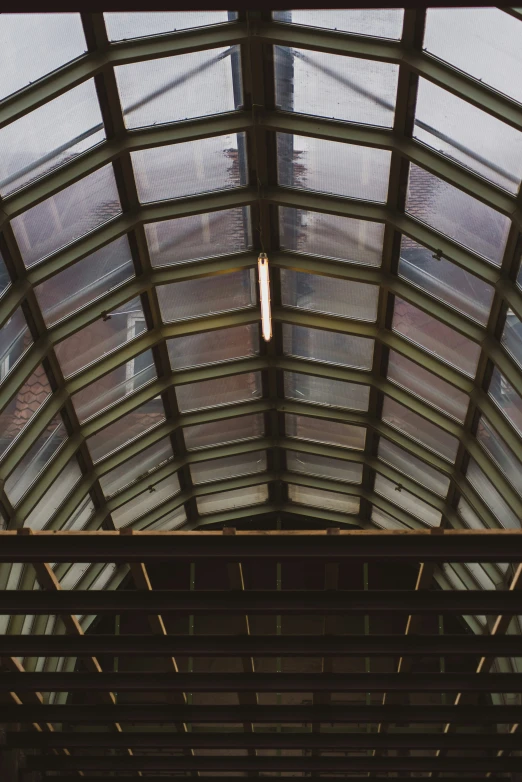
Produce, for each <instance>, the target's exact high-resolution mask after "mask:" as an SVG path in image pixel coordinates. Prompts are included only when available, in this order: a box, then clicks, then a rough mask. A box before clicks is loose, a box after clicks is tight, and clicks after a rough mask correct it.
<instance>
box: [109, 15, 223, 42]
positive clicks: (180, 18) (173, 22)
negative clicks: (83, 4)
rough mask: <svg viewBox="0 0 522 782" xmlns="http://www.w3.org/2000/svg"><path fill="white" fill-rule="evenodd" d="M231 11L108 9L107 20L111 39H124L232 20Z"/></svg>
mask: <svg viewBox="0 0 522 782" xmlns="http://www.w3.org/2000/svg"><path fill="white" fill-rule="evenodd" d="M229 15H230V11H229V12H227V11H165V12H163V11H162V12H158V11H152V12H151V11H137V12H134V13H131V12H126V13H119V12H108V13H107V12H106V13H104V17H105V24H106V25H107V32H108V35H109V40H111V41H124V40H125V39H126V38H143V37H145V36H147V35H161V34H162V33H171V32H175V31H176V30H188V29H190V28H191V27H206V26H207V25H211V24H219V23H220V22H227V21H228V20H229Z"/></svg>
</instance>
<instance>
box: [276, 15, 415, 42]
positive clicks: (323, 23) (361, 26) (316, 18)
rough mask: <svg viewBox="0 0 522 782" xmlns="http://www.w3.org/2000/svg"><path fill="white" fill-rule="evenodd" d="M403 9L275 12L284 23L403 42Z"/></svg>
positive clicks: (277, 18) (278, 19)
mask: <svg viewBox="0 0 522 782" xmlns="http://www.w3.org/2000/svg"><path fill="white" fill-rule="evenodd" d="M403 13H404V12H403V9H402V8H365V9H362V8H350V9H345V8H343V9H337V8H336V9H335V10H322V9H321V10H317V11H303V10H298V11H274V19H276V20H277V21H280V22H292V23H293V24H302V25H309V26H311V27H324V28H326V29H329V30H340V31H343V32H347V33H355V34H356V35H371V36H373V37H375V38H397V39H398V38H400V37H401V30H402V18H403Z"/></svg>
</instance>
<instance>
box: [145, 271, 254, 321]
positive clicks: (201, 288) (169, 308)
mask: <svg viewBox="0 0 522 782" xmlns="http://www.w3.org/2000/svg"><path fill="white" fill-rule="evenodd" d="M254 280H255V278H254V273H253V271H252V270H249V269H245V270H243V271H239V272H231V273H230V274H221V275H220V276H219V277H205V278H202V279H199V280H187V281H186V282H176V283H173V284H172V285H162V286H160V287H159V288H158V299H159V303H160V309H161V316H162V318H163V320H164V321H176V320H185V319H186V318H197V317H201V316H204V315H214V314H217V313H219V312H230V311H232V310H238V309H243V308H245V307H253V306H254V305H255V303H256V288H255V281H254Z"/></svg>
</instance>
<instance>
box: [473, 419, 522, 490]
mask: <svg viewBox="0 0 522 782" xmlns="http://www.w3.org/2000/svg"><path fill="white" fill-rule="evenodd" d="M477 440H478V441H479V443H480V444H481V445H482V447H483V448H484V449H485V450H486V451H487V453H489V454H490V456H492V457H493V459H494V460H495V461H496V463H497V464H498V466H499V467H500V469H501V470H502V472H503V473H504V475H505V476H506V477H507V479H508V480H509V481H510V482H511V483H512V484H513V486H514V487H515V489H516V490H517V491H518V493H519V494H520V495H521V496H522V464H521V463H520V461H519V459H518V458H517V457H516V456H515V454H514V453H513V451H512V450H511V448H509V447H508V446H507V445H506V443H505V442H504V440H503V439H502V438H501V436H500V435H499V434H498V432H497V431H496V430H495V429H494V428H493V427H492V426H491V424H490V423H489V421H488V420H487V418H484V416H483V415H481V416H480V420H479V424H478V429H477Z"/></svg>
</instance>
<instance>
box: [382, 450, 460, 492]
mask: <svg viewBox="0 0 522 782" xmlns="http://www.w3.org/2000/svg"><path fill="white" fill-rule="evenodd" d="M378 456H379V459H382V461H383V462H387V463H388V464H390V465H391V466H392V467H395V469H396V470H399V471H400V472H402V473H404V474H405V475H408V476H409V477H410V478H412V479H413V480H414V481H417V483H420V485H421V486H424V487H425V488H426V489H430V490H431V491H433V492H435V494H439V495H440V496H441V497H445V496H446V494H447V493H448V489H449V485H450V481H449V478H447V477H446V476H445V475H444V474H443V473H441V472H439V471H438V470H435V469H434V468H433V467H430V466H429V465H428V464H426V463H425V462H423V461H422V459H418V458H417V457H416V456H413V454H411V453H409V452H408V451H405V450H404V449H403V448H399V446H398V445H395V443H391V442H390V441H389V440H386V439H385V438H384V437H380V438H379V450H378Z"/></svg>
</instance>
